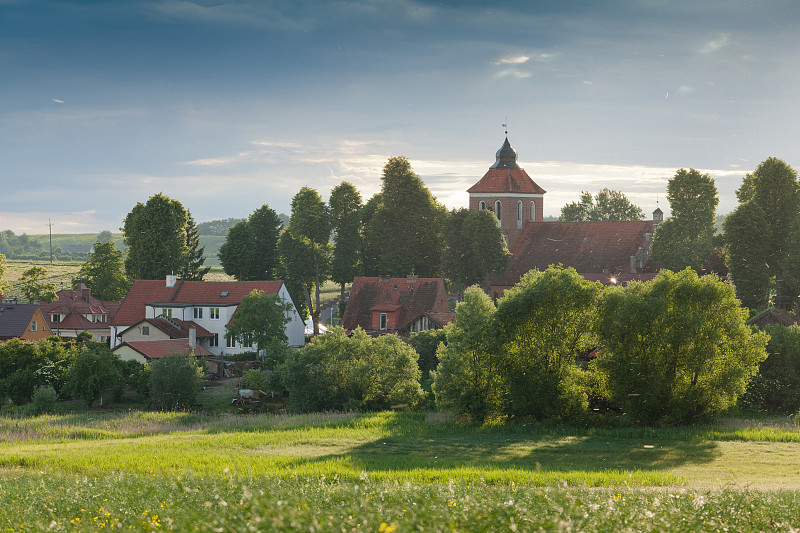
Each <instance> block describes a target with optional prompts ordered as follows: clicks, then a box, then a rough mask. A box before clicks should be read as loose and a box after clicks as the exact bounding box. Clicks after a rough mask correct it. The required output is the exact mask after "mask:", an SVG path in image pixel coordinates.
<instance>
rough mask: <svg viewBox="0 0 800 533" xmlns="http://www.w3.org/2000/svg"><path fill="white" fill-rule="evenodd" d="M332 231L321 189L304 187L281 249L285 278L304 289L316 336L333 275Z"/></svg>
mask: <svg viewBox="0 0 800 533" xmlns="http://www.w3.org/2000/svg"><path fill="white" fill-rule="evenodd" d="M330 231H331V227H330V220H329V214H328V208H327V206H326V205H325V203H324V202H323V201H322V198H320V196H319V194H318V193H317V191H315V190H314V189H311V188H309V187H303V188H302V189H300V192H298V193H297V194H296V195H295V196H294V198H292V216H291V218H290V219H289V227H288V228H287V229H286V231H284V232H283V233H282V234H281V237H280V240H279V242H278V251H279V253H280V255H281V259H282V261H283V267H284V273H285V277H286V278H288V280H289V281H293V282H294V286H295V287H297V286H299V287H302V289H303V296H305V301H306V305H307V306H308V310H309V314H310V315H311V320H312V321H313V323H314V335H318V334H319V305H320V302H319V300H320V288H321V287H322V284H323V283H324V282H325V281H326V280H327V279H328V276H329V275H330V243H329V241H330ZM289 290H290V292H291V288H290V289H289ZM312 290H313V291H314V299H313V300H312V298H311V291H312Z"/></svg>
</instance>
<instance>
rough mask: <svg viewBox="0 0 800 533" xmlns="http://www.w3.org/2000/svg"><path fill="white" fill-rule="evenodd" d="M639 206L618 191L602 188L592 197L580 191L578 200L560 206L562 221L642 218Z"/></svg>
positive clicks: (642, 214) (560, 218)
mask: <svg viewBox="0 0 800 533" xmlns="http://www.w3.org/2000/svg"><path fill="white" fill-rule="evenodd" d="M643 218H644V213H643V212H642V210H641V208H639V207H638V206H635V205H633V204H632V203H631V202H630V200H628V198H627V197H626V196H625V195H624V194H623V193H621V192H619V191H612V190H610V189H608V188H604V189H603V190H601V191H600V192H598V193H597V194H596V195H595V196H594V199H592V195H591V194H590V193H588V192H586V191H583V192H581V196H580V201H578V202H573V203H571V204H567V205H565V206H564V207H562V208H561V216H560V217H559V218H558V220H560V221H562V222H592V221H611V220H642V219H643Z"/></svg>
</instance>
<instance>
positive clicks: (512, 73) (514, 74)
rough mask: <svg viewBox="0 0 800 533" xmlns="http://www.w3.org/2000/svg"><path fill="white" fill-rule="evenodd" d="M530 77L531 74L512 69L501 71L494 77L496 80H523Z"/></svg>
mask: <svg viewBox="0 0 800 533" xmlns="http://www.w3.org/2000/svg"><path fill="white" fill-rule="evenodd" d="M531 76H532V74H531V73H530V72H525V71H524V70H518V69H513V68H509V69H503V70H501V71H499V72H498V73H497V74H496V77H498V78H509V77H510V78H520V79H524V78H530V77H531Z"/></svg>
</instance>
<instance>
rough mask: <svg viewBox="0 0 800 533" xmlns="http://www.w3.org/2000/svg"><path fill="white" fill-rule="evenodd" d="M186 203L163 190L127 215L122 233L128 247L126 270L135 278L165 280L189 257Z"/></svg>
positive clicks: (138, 204) (137, 205) (139, 204)
mask: <svg viewBox="0 0 800 533" xmlns="http://www.w3.org/2000/svg"><path fill="white" fill-rule="evenodd" d="M188 221H189V215H188V213H187V212H186V209H184V207H183V205H182V204H181V203H180V202H179V201H177V200H173V199H172V198H169V197H168V196H165V195H164V194H163V193H159V194H156V195H154V196H151V197H150V199H149V200H147V203H145V204H143V203H141V202H139V203H137V204H136V205H135V206H134V207H133V209H132V210H131V212H130V213H128V215H127V216H126V217H125V222H124V225H123V227H122V233H123V235H124V237H125V244H126V246H127V247H128V255H127V257H126V258H125V270H126V271H127V273H128V276H129V277H130V278H132V279H163V278H165V277H166V276H167V275H169V274H174V273H177V272H179V271H180V270H181V267H182V266H183V260H184V258H185V256H186V251H187V247H186V225H187V224H188Z"/></svg>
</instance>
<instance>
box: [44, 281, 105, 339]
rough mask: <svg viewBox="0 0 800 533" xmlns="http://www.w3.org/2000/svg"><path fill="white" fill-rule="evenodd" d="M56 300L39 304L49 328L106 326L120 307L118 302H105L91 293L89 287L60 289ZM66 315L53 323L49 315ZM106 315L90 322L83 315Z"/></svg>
mask: <svg viewBox="0 0 800 533" xmlns="http://www.w3.org/2000/svg"><path fill="white" fill-rule="evenodd" d="M56 295H57V296H58V299H57V300H53V301H52V302H50V303H49V304H48V303H41V304H39V305H40V307H41V309H42V313H43V314H44V317H45V320H47V324H48V325H49V326H50V329H53V330H57V329H75V330H92V329H104V328H108V326H109V324H110V323H111V321H112V320H113V319H114V315H116V314H117V311H118V310H119V307H120V302H106V301H103V300H98V299H97V298H95V297H94V296H92V295H91V291H90V290H89V289H78V290H61V291H58V292H57V293H56ZM54 314H60V315H66V316H65V317H64V319H63V320H62V321H61V322H60V323H57V324H56V323H53V321H52V320H51V315H54ZM87 314H88V315H106V320H105V321H103V322H99V321H98V322H91V321H90V320H89V319H87V318H86V317H85V316H84V315H87Z"/></svg>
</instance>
